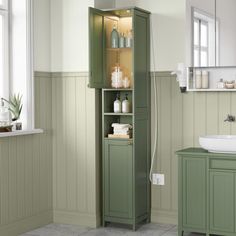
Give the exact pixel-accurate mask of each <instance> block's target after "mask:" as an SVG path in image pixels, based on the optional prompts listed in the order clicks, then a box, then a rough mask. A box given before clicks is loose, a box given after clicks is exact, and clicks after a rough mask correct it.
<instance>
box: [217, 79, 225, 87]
mask: <svg viewBox="0 0 236 236" xmlns="http://www.w3.org/2000/svg"><path fill="white" fill-rule="evenodd" d="M217 88H218V89H224V88H225V83H224V80H223V79H222V78H221V79H220V81H219V82H218V83H217Z"/></svg>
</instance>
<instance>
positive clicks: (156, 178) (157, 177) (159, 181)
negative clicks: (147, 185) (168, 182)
mask: <svg viewBox="0 0 236 236" xmlns="http://www.w3.org/2000/svg"><path fill="white" fill-rule="evenodd" d="M152 181H153V184H154V185H165V175H164V174H152Z"/></svg>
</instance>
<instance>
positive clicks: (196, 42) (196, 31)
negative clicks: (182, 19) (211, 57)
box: [194, 20, 199, 46]
mask: <svg viewBox="0 0 236 236" xmlns="http://www.w3.org/2000/svg"><path fill="white" fill-rule="evenodd" d="M194 45H196V46H198V45H199V22H198V21H196V20H195V21H194Z"/></svg>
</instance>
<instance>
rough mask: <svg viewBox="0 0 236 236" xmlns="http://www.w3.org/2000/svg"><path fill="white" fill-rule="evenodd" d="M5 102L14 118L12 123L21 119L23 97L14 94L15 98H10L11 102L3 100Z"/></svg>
mask: <svg viewBox="0 0 236 236" xmlns="http://www.w3.org/2000/svg"><path fill="white" fill-rule="evenodd" d="M2 99H3V100H4V101H5V102H7V103H8V105H9V108H8V109H9V111H10V112H11V113H12V115H13V118H12V121H16V120H18V119H19V118H20V114H21V111H22V107H23V104H22V95H20V94H17V95H16V94H14V95H13V96H11V97H10V99H9V101H8V100H6V99H4V98H2Z"/></svg>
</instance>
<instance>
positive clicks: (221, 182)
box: [177, 148, 236, 236]
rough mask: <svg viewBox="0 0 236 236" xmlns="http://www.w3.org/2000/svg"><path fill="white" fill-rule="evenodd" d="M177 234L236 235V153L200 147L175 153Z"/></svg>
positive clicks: (180, 235)
mask: <svg viewBox="0 0 236 236" xmlns="http://www.w3.org/2000/svg"><path fill="white" fill-rule="evenodd" d="M177 154H178V163H179V164H178V166H179V169H178V171H179V174H178V175H179V180H178V182H179V186H178V191H179V194H178V196H179V200H178V201H179V204H178V221H179V222H178V229H179V232H178V235H179V236H182V235H183V233H184V232H196V233H204V234H206V235H228V236H235V235H236V155H235V154H221V153H209V152H207V151H206V150H203V149H201V148H188V149H185V150H181V151H178V152H177Z"/></svg>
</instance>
